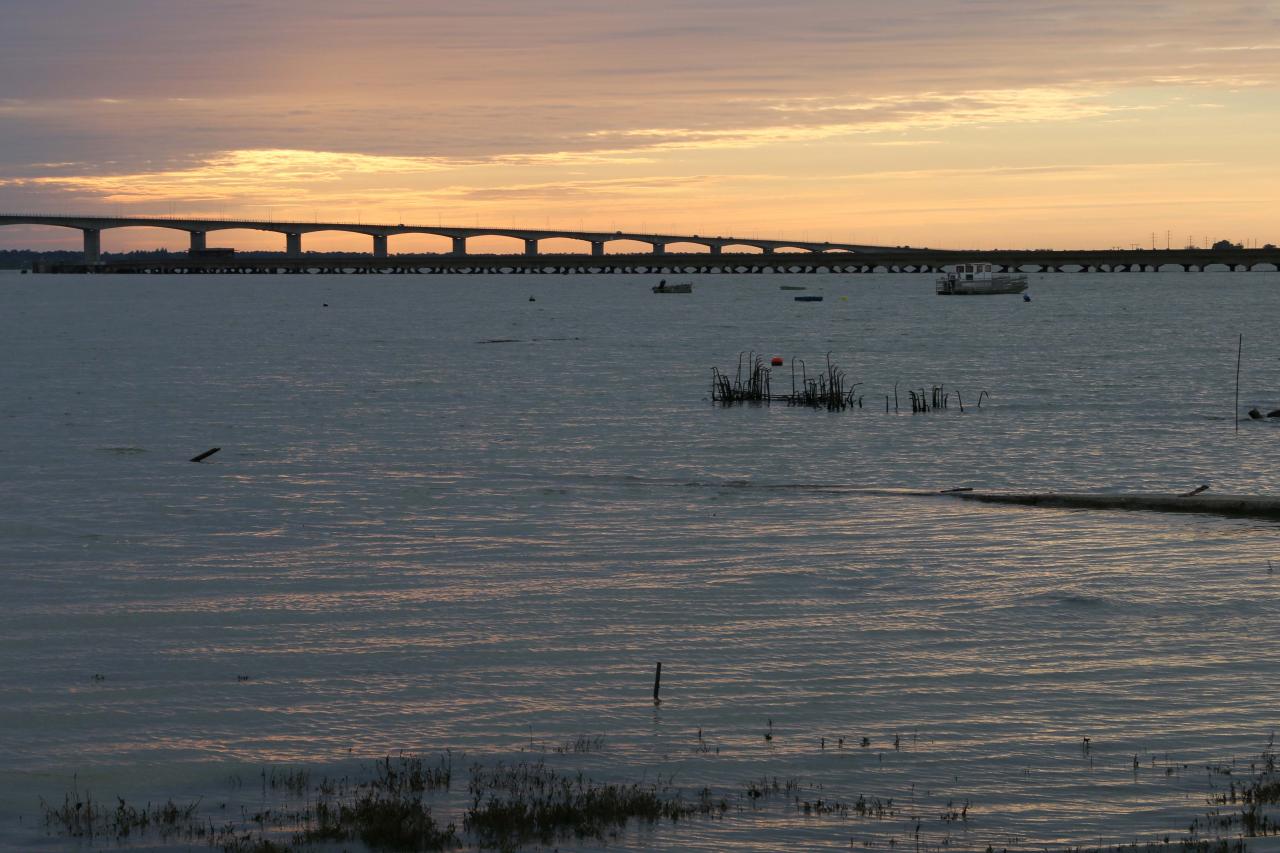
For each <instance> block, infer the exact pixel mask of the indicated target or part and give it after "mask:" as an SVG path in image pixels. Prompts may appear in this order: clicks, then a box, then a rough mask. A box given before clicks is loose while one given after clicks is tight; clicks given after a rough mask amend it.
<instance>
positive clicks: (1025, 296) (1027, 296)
mask: <svg viewBox="0 0 1280 853" xmlns="http://www.w3.org/2000/svg"><path fill="white" fill-rule="evenodd" d="M1022 301H1023V302H1030V301H1031V294H1030V293H1024V294H1022Z"/></svg>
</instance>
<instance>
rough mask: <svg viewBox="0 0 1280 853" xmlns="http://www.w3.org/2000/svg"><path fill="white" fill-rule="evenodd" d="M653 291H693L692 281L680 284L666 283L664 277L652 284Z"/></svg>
mask: <svg viewBox="0 0 1280 853" xmlns="http://www.w3.org/2000/svg"><path fill="white" fill-rule="evenodd" d="M653 292H654V293H693V283H692V282H688V281H685V282H681V283H680V284H667V280H666V279H665V278H664V279H663V280H662V281H660V282H658V283H657V284H655V285H654V286H653Z"/></svg>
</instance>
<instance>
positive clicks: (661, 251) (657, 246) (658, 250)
mask: <svg viewBox="0 0 1280 853" xmlns="http://www.w3.org/2000/svg"><path fill="white" fill-rule="evenodd" d="M650 245H651V246H653V253H654V254H655V255H665V254H666V253H667V244H666V243H659V242H658V241H656V240H655V241H654V242H653V243H651V244H650Z"/></svg>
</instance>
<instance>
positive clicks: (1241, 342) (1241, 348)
mask: <svg viewBox="0 0 1280 853" xmlns="http://www.w3.org/2000/svg"><path fill="white" fill-rule="evenodd" d="M1242 352H1244V333H1241V334H1240V340H1239V341H1237V342H1236V432H1240V354H1241V353H1242Z"/></svg>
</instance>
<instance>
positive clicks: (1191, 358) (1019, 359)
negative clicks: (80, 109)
mask: <svg viewBox="0 0 1280 853" xmlns="http://www.w3.org/2000/svg"><path fill="white" fill-rule="evenodd" d="M783 282H785V283H788V284H802V285H805V286H807V287H808V288H809V291H808V292H809V293H812V294H823V295H824V296H825V301H824V302H822V303H816V304H815V303H810V304H805V303H797V302H794V301H793V299H792V296H793V295H794V294H793V293H790V292H782V291H780V290H779V285H780V284H781V283H783ZM650 284H652V282H651V281H649V280H648V279H647V278H644V277H626V276H599V277H594V276H575V277H563V278H562V277H541V276H529V277H515V276H511V277H410V276H404V277H401V276H387V277H373V276H349V277H327V276H326V277H319V276H317V277H292V276H262V277H225V278H223V277H190V278H184V277H120V276H113V277H102V278H91V277H55V276H17V275H5V276H3V277H0V388H3V394H2V395H0V507H2V508H3V511H2V512H0V579H2V580H3V588H4V602H3V606H2V607H3V609H2V610H0V612H2V613H3V618H0V684H3V689H0V845H7V847H8V848H9V849H32V848H36V847H43V848H48V849H60V848H62V847H67V846H71V843H70V842H68V841H66V840H65V839H60V838H57V837H48V836H47V835H46V833H45V830H44V825H43V821H42V818H41V816H40V807H39V798H40V797H44V798H45V799H47V800H50V801H58V802H60V801H61V800H62V797H63V794H64V793H66V792H67V791H70V790H73V789H74V790H76V791H84V790H92V791H93V792H94V794H95V795H97V796H99V797H102V798H104V799H108V800H110V799H111V798H112V797H113V796H115V795H117V794H119V795H120V796H124V797H126V798H130V799H137V800H146V799H148V798H150V799H153V800H154V799H157V798H160V799H163V798H166V797H169V796H174V797H188V798H190V799H195V798H197V797H201V798H204V799H203V802H207V803H210V804H215V803H220V802H225V801H226V800H227V799H228V798H229V797H230V798H232V799H234V798H235V797H236V796H241V797H243V796H244V795H243V793H241V794H239V795H237V794H236V793H235V791H231V792H230V793H228V787H229V784H230V783H229V781H228V780H232V779H235V778H237V777H239V778H241V779H243V778H256V777H257V776H258V774H259V773H260V772H261V771H262V770H263V768H281V767H306V768H310V769H311V770H312V771H313V772H314V773H317V774H320V773H335V774H336V773H344V772H349V771H350V770H351V768H352V767H356V766H358V765H359V763H360V762H361V761H367V760H369V759H371V758H374V757H377V756H382V755H386V754H388V753H391V754H394V753H396V752H398V751H400V750H406V751H412V752H415V753H420V754H426V755H434V754H435V753H437V752H440V751H443V750H446V749H451V750H453V751H454V753H455V755H457V754H458V753H464V754H465V757H464V758H457V759H455V761H456V764H457V765H458V766H459V767H461V766H464V765H467V764H470V763H471V762H480V763H491V762H493V761H497V760H504V759H505V760H512V759H525V760H532V759H544V760H546V761H547V762H548V763H550V764H552V765H553V766H555V767H558V768H563V769H566V770H576V769H582V770H585V771H586V772H587V773H588V774H590V775H592V776H593V777H595V778H598V779H601V780H611V781H641V780H653V779H655V778H661V779H662V780H663V781H664V782H670V783H671V784H673V785H674V786H676V787H681V788H684V789H685V790H687V791H688V792H691V793H692V792H696V791H698V790H699V789H701V788H702V787H703V786H711V787H712V788H713V789H715V790H716V791H717V792H721V793H723V794H724V795H725V796H726V797H728V799H729V801H730V802H731V803H732V804H733V808H732V809H731V811H730V812H729V813H728V814H727V815H726V817H725V818H724V819H722V820H708V819H694V820H692V821H687V822H682V823H680V824H678V825H675V826H672V825H668V824H663V825H660V826H657V827H636V828H632V829H630V830H628V831H627V832H624V833H623V834H622V835H621V836H620V837H618V838H615V839H612V840H611V841H610V847H611V848H613V849H624V850H625V849H671V848H682V849H699V850H718V849H726V848H734V849H743V850H746V849H760V850H769V849H777V848H778V847H779V846H781V845H784V844H786V845H791V846H797V845H798V846H801V847H810V848H832V849H835V848H848V847H849V846H850V845H851V844H852V845H854V846H857V847H861V846H863V845H865V844H873V843H874V844H876V845H878V846H880V847H884V846H885V845H887V844H888V843H889V840H890V839H893V840H894V843H895V844H896V845H899V846H902V845H907V844H915V843H916V840H915V836H914V833H915V831H916V825H917V824H919V827H920V828H919V831H920V838H921V839H922V841H921V842H920V843H922V844H923V845H925V846H926V847H927V846H929V845H941V844H943V843H946V844H948V845H949V846H950V848H951V849H982V848H985V846H986V845H987V844H989V843H990V844H994V845H995V846H996V847H997V848H999V847H1001V846H1004V847H1008V848H1010V849H1043V848H1045V847H1049V848H1054V847H1062V846H1066V845H1072V844H1097V843H1098V842H1099V840H1101V841H1103V842H1106V843H1115V842H1129V841H1132V840H1134V839H1138V840H1151V839H1157V838H1162V837H1164V836H1166V835H1171V836H1173V837H1179V836H1180V834H1181V833H1184V832H1185V830H1186V827H1187V825H1188V823H1189V822H1190V820H1191V819H1193V818H1195V817H1197V816H1203V814H1204V813H1205V810H1206V805H1205V801H1204V799H1205V791H1206V790H1208V787H1207V786H1210V785H1213V784H1215V783H1214V782H1213V780H1212V779H1207V778H1206V774H1205V771H1204V769H1203V766H1204V765H1205V764H1206V763H1217V764H1228V765H1229V764H1230V763H1231V762H1232V761H1235V762H1236V763H1237V766H1238V767H1241V768H1247V764H1248V762H1250V761H1255V760H1257V757H1258V755H1259V754H1260V753H1261V752H1262V750H1263V749H1264V748H1265V746H1266V744H1267V740H1268V737H1269V735H1270V734H1271V732H1272V729H1273V728H1274V727H1275V726H1276V724H1277V723H1280V701H1277V700H1278V699H1280V696H1278V695H1277V694H1278V693H1280V688H1278V687H1277V675H1280V671H1278V668H1277V664H1278V662H1280V632H1278V631H1277V629H1276V625H1277V622H1278V620H1280V575H1276V574H1271V573H1270V572H1269V571H1268V568H1269V560H1271V561H1276V562H1277V563H1280V548H1278V547H1277V532H1280V531H1278V530H1277V527H1276V526H1275V525H1274V524H1271V523H1266V522H1260V521H1250V520H1233V519H1222V518H1213V517H1197V516H1181V515H1180V516H1171V515H1160V514H1154V513H1122V512H1069V511H1060V510H1033V509H1020V508H1010V507H995V506H976V505H969V504H967V503H965V502H961V501H956V500H954V499H949V498H943V497H929V496H917V495H910V494H904V493H902V490H927V489H939V488H949V487H955V486H973V487H978V488H994V489H1014V490H1023V489H1027V490H1032V489H1035V490H1080V491H1103V490H1157V491H1175V490H1176V491H1182V490H1186V489H1190V488H1192V487H1194V486H1196V485H1199V484H1201V483H1209V484H1211V487H1212V489H1213V491H1214V492H1217V493H1229V492H1239V493H1253V494H1274V493H1275V477H1276V473H1277V471H1278V470H1280V423H1277V422H1250V421H1244V422H1242V423H1241V425H1240V430H1239V432H1238V434H1237V433H1236V432H1235V429H1234V423H1233V417H1234V411H1235V409H1234V402H1233V395H1234V391H1235V370H1236V346H1237V335H1239V334H1243V335H1244V357H1243V369H1242V373H1241V382H1240V394H1241V397H1240V409H1241V411H1244V410H1247V409H1248V408H1250V407H1252V406H1255V405H1256V406H1258V407H1260V408H1262V409H1263V410H1264V411H1267V410H1270V409H1273V408H1280V345H1277V343H1276V340H1275V336H1274V331H1275V322H1276V318H1277V316H1280V274H1277V273H1258V274H1226V273H1222V274H1182V273H1162V274H1123V275H1057V276H1033V277H1032V284H1031V289H1030V293H1031V295H1032V297H1033V301H1032V302H1030V303H1025V302H1023V301H1021V300H1020V299H1018V298H1016V297H1008V298H1005V297H992V298H986V299H941V298H938V297H936V296H934V295H933V291H932V283H931V280H930V279H929V278H928V277H923V276H909V275H898V276H889V275H883V276H882V275H875V276H858V277H850V278H840V277H834V276H803V277H797V278H783V277H774V276H745V277H730V276H723V277H721V276H706V277H699V278H697V279H696V284H695V292H694V293H693V294H692V295H689V296H681V295H670V296H665V295H664V296H655V295H653V294H651V293H650V292H649V290H648V286H649V285H650ZM531 296H532V297H533V298H534V299H533V300H532V301H531V300H530V297H531ZM325 303H327V304H328V307H325V305H324V304H325ZM499 341H500V342H499ZM750 350H754V351H755V352H757V353H762V354H764V355H766V356H772V355H775V354H776V355H780V356H783V357H784V358H787V359H788V364H787V366H785V367H783V368H778V369H775V370H774V375H773V383H774V388H775V390H778V389H780V388H781V389H783V390H785V389H787V388H789V387H790V381H791V379H790V377H791V366H790V364H791V363H790V359H791V358H792V357H796V358H799V359H803V360H804V362H805V363H806V369H807V370H809V371H813V370H814V369H815V368H818V367H821V366H822V365H824V364H825V359H826V357H827V354H828V353H830V357H831V358H832V359H833V360H834V361H836V362H838V363H839V364H840V365H841V366H842V367H843V368H844V369H845V370H846V371H847V373H848V374H849V376H850V381H852V382H861V383H862V384H861V385H859V386H858V393H859V394H861V395H862V398H863V406H862V408H860V409H853V410H850V411H845V412H841V413H828V412H826V411H812V410H808V409H793V408H788V407H786V406H782V405H774V406H772V407H768V408H761V407H737V408H731V409H724V408H719V407H716V406H714V405H712V403H711V402H710V400H709V391H710V379H711V367H712V366H718V367H720V368H721V369H726V368H728V369H733V368H734V367H735V366H736V364H737V361H738V359H739V353H740V352H742V351H750ZM895 383H898V387H899V391H898V394H899V397H900V400H901V401H902V405H903V407H904V408H905V409H906V410H905V411H903V412H898V413H894V412H892V411H891V412H889V413H886V411H885V399H886V395H887V396H888V397H889V398H890V408H892V399H891V398H892V395H893V393H894V392H893V388H894V384H895ZM940 384H945V386H946V387H947V389H948V390H955V391H958V392H960V395H961V399H962V400H963V402H964V405H965V411H964V412H963V413H961V412H960V411H959V408H958V406H956V405H955V401H954V400H953V402H952V406H951V407H950V408H949V409H947V410H945V411H939V412H931V413H929V414H927V415H914V416H913V415H911V414H910V409H909V406H907V405H906V400H907V396H906V389H908V388H917V389H918V388H926V389H927V388H931V387H932V386H934V385H940ZM982 391H987V392H989V397H988V398H986V399H984V401H983V405H982V407H981V408H980V409H979V408H978V406H977V402H978V398H979V395H980V392H982ZM214 446H218V447H221V448H222V449H221V452H219V453H218V454H216V455H215V456H213V457H211V459H210V460H209V462H208V464H202V465H193V464H191V463H189V462H188V461H187V459H188V458H190V457H191V456H193V455H195V454H196V453H198V452H201V451H204V450H206V449H208V448H210V447H214ZM659 660H660V661H662V663H663V688H662V695H663V699H664V701H663V704H662V705H661V706H660V707H658V708H655V707H654V705H653V704H652V702H651V701H650V697H649V693H650V691H651V687H652V675H653V667H654V664H655V662H656V661H659ZM770 727H771V728H770ZM766 731H771V732H772V739H771V740H766V739H765V737H764V734H765V733H766ZM699 732H701V738H702V739H701V740H699V736H698V735H699ZM583 736H586V737H588V738H599V740H598V741H597V746H598V748H593V749H591V751H589V752H573V751H572V750H570V751H569V752H568V753H561V752H557V751H556V747H557V746H561V745H563V744H565V743H567V742H572V741H574V740H576V739H578V738H580V737H583ZM895 737H896V738H898V747H897V748H896V749H895V748H894V740H895ZM1086 737H1087V738H1090V742H1091V748H1090V750H1089V751H1087V752H1086V751H1085V750H1084V749H1083V748H1082V742H1083V738H1086ZM841 738H843V745H840V740H839V739H841ZM862 738H867V739H868V741H869V744H870V745H869V746H866V747H863V746H860V744H861V743H862ZM1135 756H1136V758H1137V760H1138V767H1137V768H1136V769H1135V767H1134V764H1133V761H1134V758H1135ZM1184 765H1185V766H1184ZM762 777H769V778H773V777H777V778H779V779H796V780H798V781H799V783H800V784H801V785H803V786H805V787H804V790H805V791H807V792H808V793H806V794H805V798H813V797H816V796H822V797H827V798H835V799H839V800H841V801H845V802H852V801H854V800H856V799H857V797H858V796H859V795H865V796H866V797H868V798H871V797H881V798H890V797H892V798H894V799H895V801H896V802H897V803H899V804H900V805H901V810H900V813H899V815H898V816H897V817H896V818H894V819H884V820H870V819H858V818H849V817H840V816H830V815H823V816H816V815H810V816H806V815H804V814H803V812H802V811H799V810H797V809H796V808H794V804H791V803H788V802H785V801H777V802H766V803H764V804H762V805H759V806H755V807H753V806H752V805H751V803H750V802H749V801H747V800H746V799H745V798H744V796H743V793H742V792H743V790H744V787H745V785H746V784H747V783H749V782H751V781H753V780H759V779H760V778H762ZM780 799H783V800H785V798H780ZM964 802H967V803H968V804H969V812H968V818H969V819H968V820H967V821H961V822H953V821H944V820H942V819H941V815H942V813H943V812H945V811H946V810H947V808H948V803H953V804H957V805H958V804H961V803H964ZM211 807H212V806H211ZM441 808H443V809H445V814H446V815H447V812H448V808H449V805H448V804H447V803H446V804H442V806H441ZM561 846H562V848H563V849H576V848H578V847H583V848H590V847H591V846H592V844H591V843H590V842H580V841H575V840H573V839H569V840H567V841H566V842H565V843H564V844H563V845H561ZM182 849H185V848H182ZM903 849H906V848H905V847H904V848H903ZM912 849H914V848H912ZM1254 849H1268V848H1266V847H1265V846H1259V845H1257V844H1255V845H1254Z"/></svg>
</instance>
